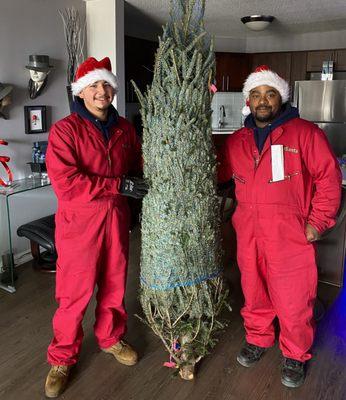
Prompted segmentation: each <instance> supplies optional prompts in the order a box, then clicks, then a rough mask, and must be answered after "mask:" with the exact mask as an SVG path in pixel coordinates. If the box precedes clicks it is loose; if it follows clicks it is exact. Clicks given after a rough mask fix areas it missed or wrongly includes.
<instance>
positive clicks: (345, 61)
mask: <svg viewBox="0 0 346 400" xmlns="http://www.w3.org/2000/svg"><path fill="white" fill-rule="evenodd" d="M329 60H332V61H334V71H346V50H345V49H340V50H323V51H308V52H307V63H306V70H307V71H309V72H321V70H322V64H323V61H329Z"/></svg>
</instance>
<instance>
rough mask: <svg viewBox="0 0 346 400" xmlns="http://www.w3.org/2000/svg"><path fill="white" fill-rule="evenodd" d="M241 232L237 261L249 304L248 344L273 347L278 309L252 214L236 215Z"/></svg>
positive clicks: (246, 318)
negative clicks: (257, 239) (274, 322)
mask: <svg viewBox="0 0 346 400" xmlns="http://www.w3.org/2000/svg"><path fill="white" fill-rule="evenodd" d="M233 224H234V226H235V228H236V232H237V260H238V266H239V269H240V273H241V286H242V290H243V294H244V297H245V304H244V307H243V308H242V310H241V315H242V317H243V319H244V327H245V331H246V340H247V342H248V343H251V344H255V345H257V346H261V347H270V346H272V345H273V344H274V342H275V331H274V326H273V320H274V318H275V310H274V309H273V305H272V303H271V300H270V297H269V293H268V287H267V282H266V275H267V266H266V262H265V258H264V257H263V254H262V252H261V251H260V249H259V248H258V243H257V241H256V239H255V237H254V235H255V221H254V218H253V214H252V213H243V212H239V210H238V213H237V214H235V215H234V216H233Z"/></svg>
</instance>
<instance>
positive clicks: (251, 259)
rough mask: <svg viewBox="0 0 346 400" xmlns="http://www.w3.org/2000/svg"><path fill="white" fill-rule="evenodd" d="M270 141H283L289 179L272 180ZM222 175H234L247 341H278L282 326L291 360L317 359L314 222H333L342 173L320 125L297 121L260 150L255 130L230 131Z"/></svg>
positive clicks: (284, 346) (272, 136) (318, 225)
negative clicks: (308, 230)
mask: <svg viewBox="0 0 346 400" xmlns="http://www.w3.org/2000/svg"><path fill="white" fill-rule="evenodd" d="M271 144H282V145H283V146H284V172H285V179H284V180H282V181H278V182H271V178H272V170H271V150H270V145H271ZM220 161H221V165H220V168H219V180H220V181H221V182H225V181H227V180H229V179H231V178H232V177H233V178H234V180H235V184H236V198H237V202H238V205H237V208H236V211H235V213H234V215H233V219H232V222H233V225H234V228H235V230H236V234H237V259H238V265H239V269H240V272H241V284H242V289H243V293H244V297H245V304H244V307H243V308H242V311H241V314H242V316H243V318H244V325H245V330H246V340H247V342H249V343H251V344H254V345H257V346H261V347H270V346H272V345H273V344H274V341H275V333H274V326H273V320H274V318H275V317H278V319H279V324H280V337H279V343H280V348H281V350H282V353H283V355H284V357H288V358H293V359H295V360H298V361H302V362H304V361H306V360H308V359H310V358H311V353H310V352H309V350H310V348H311V346H312V343H313V336H314V322H313V306H314V300H315V297H316V289H317V268H316V263H315V251H314V245H313V244H312V243H309V242H308V241H307V239H306V236H305V226H306V224H307V223H309V224H311V225H312V226H313V227H315V228H316V229H317V230H318V232H319V233H322V232H323V231H324V230H326V229H327V228H330V227H332V226H333V225H334V223H335V221H334V218H335V215H336V213H337V210H338V207H339V203H340V193H341V175H340V169H339V166H338V164H337V161H336V159H335V157H334V155H333V153H332V151H331V149H330V146H329V144H328V141H327V138H326V136H325V134H324V132H323V131H322V130H320V129H319V128H318V127H317V126H316V125H314V124H312V123H310V122H308V121H305V120H303V119H300V118H294V119H292V120H290V121H288V122H286V123H284V124H283V125H281V126H279V127H277V128H276V129H274V130H273V132H271V134H270V136H269V137H268V138H267V140H266V142H265V145H264V148H263V151H262V153H261V154H259V152H258V149H257V147H256V144H255V140H254V133H253V130H252V129H248V128H242V129H240V130H238V131H237V132H235V133H234V134H233V135H231V136H229V137H228V138H227V140H226V142H225V145H224V147H223V149H222V151H221V154H220Z"/></svg>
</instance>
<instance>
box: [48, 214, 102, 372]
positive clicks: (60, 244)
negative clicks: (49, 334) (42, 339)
mask: <svg viewBox="0 0 346 400" xmlns="http://www.w3.org/2000/svg"><path fill="white" fill-rule="evenodd" d="M106 216H107V208H106V207H104V208H100V207H95V208H91V207H89V208H86V209H80V210H59V211H58V212H57V215H56V246H57V252H58V261H57V272H56V300H57V303H58V309H57V311H56V313H55V315H54V318H53V332H54V338H53V340H52V342H51V344H50V345H49V347H48V353H47V359H48V362H49V363H50V364H52V365H72V364H75V363H76V362H77V358H78V354H79V352H80V348H81V343H82V338H83V330H82V320H83V317H84V314H85V311H86V308H87V306H88V304H89V302H90V299H91V297H92V295H93V291H94V288H95V285H96V279H97V275H98V271H97V266H98V264H99V258H100V254H101V250H102V247H103V240H104V237H105V227H106V225H105V220H106Z"/></svg>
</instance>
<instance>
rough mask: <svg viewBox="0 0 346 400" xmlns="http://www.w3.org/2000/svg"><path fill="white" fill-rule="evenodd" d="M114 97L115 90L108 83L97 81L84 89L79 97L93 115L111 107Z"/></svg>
mask: <svg viewBox="0 0 346 400" xmlns="http://www.w3.org/2000/svg"><path fill="white" fill-rule="evenodd" d="M114 95H115V90H114V89H113V87H112V86H111V85H110V84H109V83H108V82H107V81H97V82H94V83H92V84H91V85H89V86H87V87H86V88H84V89H83V90H82V91H81V92H80V93H79V95H78V96H79V97H80V98H81V99H83V100H84V104H85V107H86V108H87V109H88V110H89V111H90V112H91V113H92V114H95V113H96V114H97V113H99V112H100V111H104V110H106V109H107V108H108V107H109V106H110V105H111V103H112V101H113V99H114Z"/></svg>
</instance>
